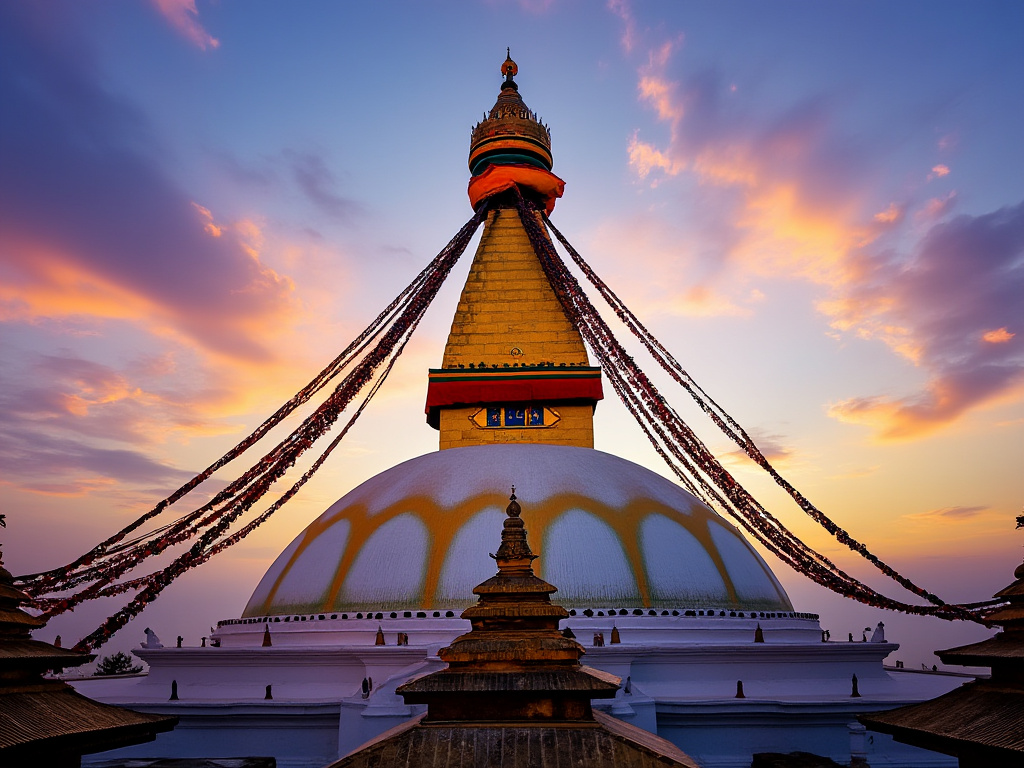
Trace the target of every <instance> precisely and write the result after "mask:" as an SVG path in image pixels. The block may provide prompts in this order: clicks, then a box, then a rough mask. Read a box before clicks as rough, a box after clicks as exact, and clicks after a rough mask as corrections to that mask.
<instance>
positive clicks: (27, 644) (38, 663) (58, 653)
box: [0, 638, 95, 671]
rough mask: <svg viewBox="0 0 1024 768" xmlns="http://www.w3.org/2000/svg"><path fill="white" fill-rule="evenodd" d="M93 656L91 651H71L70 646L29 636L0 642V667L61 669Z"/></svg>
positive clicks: (76, 664) (80, 662)
mask: <svg viewBox="0 0 1024 768" xmlns="http://www.w3.org/2000/svg"><path fill="white" fill-rule="evenodd" d="M94 658H95V656H94V655H93V654H91V653H82V652H80V651H73V650H71V649H70V648H58V647H57V646H55V645H51V644H50V643H44V642H42V641H41V640H32V639H31V638H16V639H11V640H5V641H4V642H0V669H5V668H10V667H17V668H19V669H20V668H25V667H29V666H32V667H38V668H41V669H43V670H44V671H45V670H47V669H63V668H64V667H77V666H79V665H80V664H87V663H88V662H90V661H92V660H93V659H94Z"/></svg>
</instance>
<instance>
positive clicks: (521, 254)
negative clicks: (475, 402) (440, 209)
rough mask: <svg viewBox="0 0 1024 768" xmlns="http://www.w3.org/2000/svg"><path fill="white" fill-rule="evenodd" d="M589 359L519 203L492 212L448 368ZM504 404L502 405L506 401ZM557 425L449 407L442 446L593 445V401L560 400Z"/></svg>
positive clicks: (447, 353) (448, 348)
mask: <svg viewBox="0 0 1024 768" xmlns="http://www.w3.org/2000/svg"><path fill="white" fill-rule="evenodd" d="M481 363H483V365H484V367H486V368H491V367H492V366H494V367H498V368H504V367H505V366H506V365H510V366H511V365H518V366H523V365H527V366H530V365H538V364H541V363H554V364H555V365H556V366H561V365H566V366H569V365H573V366H586V365H589V363H588V359H587V352H586V348H585V347H584V346H583V339H582V338H581V337H580V334H579V331H577V330H576V328H575V327H574V326H573V325H572V324H571V323H570V322H569V320H568V319H567V318H566V317H565V313H564V312H563V311H562V305H561V304H559V302H558V299H557V298H556V297H555V294H554V292H553V291H552V290H551V286H550V284H549V283H548V280H547V277H545V275H544V270H543V269H542V268H541V265H540V261H538V259H537V255H536V254H535V253H534V252H533V246H531V245H530V240H529V238H528V237H527V235H526V231H525V230H524V229H523V225H522V222H521V221H520V220H519V214H518V212H517V211H516V210H515V209H514V208H498V209H495V210H494V211H492V212H491V213H490V214H488V217H487V223H486V225H485V226H484V232H483V235H482V236H481V239H480V246H479V247H478V248H477V251H476V256H475V257H474V258H473V265H472V267H471V268H470V270H469V277H468V278H467V279H466V285H465V287H464V288H463V289H462V296H461V297H460V298H459V306H458V309H457V310H456V312H455V319H454V320H453V321H452V329H451V333H450V334H449V336H448V343H447V344H446V345H445V349H444V358H443V362H442V367H443V368H446V369H450V368H459V367H460V366H462V367H463V368H464V369H465V370H467V371H468V370H469V367H470V365H472V366H474V367H479V366H480V364H481ZM499 405H503V404H501V403H499ZM552 407H553V408H554V409H555V410H556V411H557V412H558V413H559V415H560V417H561V418H560V420H559V421H558V423H557V424H555V425H554V426H552V427H550V428H545V429H504V428H502V429H493V428H492V429H484V428H480V427H479V426H477V425H475V424H474V423H473V422H472V420H471V417H472V416H473V414H474V413H475V412H476V411H477V410H479V406H472V407H445V408H442V409H441V413H440V431H441V436H440V447H441V449H445V448H456V447H459V446H463V445H481V444H488V443H544V444H547V445H574V446H579V447H584V448H593V447H594V418H593V417H594V409H593V406H592V405H589V404H586V405H554V406H552Z"/></svg>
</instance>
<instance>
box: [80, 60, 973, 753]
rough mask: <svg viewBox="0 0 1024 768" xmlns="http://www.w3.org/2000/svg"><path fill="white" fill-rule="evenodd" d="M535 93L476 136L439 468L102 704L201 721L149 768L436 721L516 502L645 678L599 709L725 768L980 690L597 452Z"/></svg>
mask: <svg viewBox="0 0 1024 768" xmlns="http://www.w3.org/2000/svg"><path fill="white" fill-rule="evenodd" d="M517 72H518V67H517V66H516V63H515V62H514V61H512V59H511V57H509V58H507V59H506V60H505V62H503V64H502V67H501V73H502V75H503V77H504V80H503V82H502V85H501V89H500V93H499V96H498V99H497V101H496V103H495V104H494V106H493V107H492V108H491V110H490V111H489V112H487V113H486V115H485V117H484V119H483V120H482V121H481V122H480V123H479V124H477V125H476V126H475V127H474V128H473V131H472V137H471V143H470V154H469V168H470V172H471V174H472V177H471V180H470V184H469V194H470V200H471V203H473V204H474V206H476V205H477V204H479V203H480V202H481V201H483V200H484V199H486V200H487V201H488V206H489V208H488V213H487V219H486V223H485V226H484V231H483V233H482V235H481V238H480V242H479V246H478V248H477V251H476V254H475V256H474V259H473V263H472V266H471V268H470V271H469V276H468V278H467V280H466V284H465V287H464V288H463V291H462V294H461V297H460V299H459V303H458V307H457V310H456V313H455V317H454V319H453V322H452V327H451V332H450V334H449V336H448V341H447V344H446V346H445V349H444V353H443V355H442V356H441V364H440V367H439V368H437V369H432V370H430V371H429V372H428V374H427V377H428V379H427V397H426V419H427V423H428V424H429V425H430V426H432V427H433V428H435V429H437V430H438V431H439V450H438V451H436V452H433V453H429V454H427V455H424V456H420V457H418V458H414V459H411V460H409V461H406V462H404V463H402V464H399V465H397V466H395V467H392V468H390V469H387V470H386V471H384V472H381V473H380V474H378V475H376V476H375V477H372V478H370V479H369V480H367V481H366V482H364V483H362V484H361V485H359V486H358V487H356V488H355V489H353V490H351V491H350V492H349V493H347V494H345V495H344V496H343V497H342V498H341V499H340V500H339V501H337V502H336V503H335V504H333V505H332V506H331V507H330V508H328V509H327V511H326V512H324V513H323V515H321V516H320V517H319V518H318V519H316V520H315V521H313V522H312V523H311V524H310V525H309V526H308V527H307V528H306V529H305V530H304V531H303V532H302V533H301V534H300V535H299V536H298V537H296V539H295V540H294V541H293V542H291V544H289V545H288V546H287V547H286V548H285V549H284V551H283V552H282V553H281V555H280V556H279V557H278V558H277V559H276V560H275V561H274V563H273V564H272V565H271V566H270V568H269V569H268V570H267V572H266V574H265V576H264V577H263V579H262V580H261V581H260V583H259V584H258V585H257V586H256V589H255V590H254V592H253V594H252V597H251V598H250V599H249V601H248V604H247V605H246V606H245V609H244V611H243V612H242V614H241V616H240V617H239V618H233V619H225V620H222V621H220V622H218V624H217V630H216V633H215V634H214V637H213V643H212V645H214V646H216V647H204V648H160V649H141V650H137V651H136V654H137V655H138V656H140V657H141V658H142V659H144V660H145V661H146V662H147V663H148V664H149V666H150V672H149V674H148V676H147V677H145V678H142V679H141V680H139V681H137V682H132V683H131V684H129V685H113V684H108V685H105V686H101V685H100V684H97V683H92V682H85V683H81V684H80V687H81V688H82V690H89V692H90V695H93V696H96V697H99V698H104V700H108V701H117V702H120V703H126V704H131V705H132V706H133V707H135V708H142V709H148V710H149V711H158V712H167V713H173V714H175V715H177V716H178V717H179V718H180V725H179V726H178V728H177V729H176V730H175V731H174V732H173V733H172V734H168V735H167V736H163V737H161V738H160V740H159V741H158V742H157V746H159V747H160V748H161V749H162V751H159V752H154V751H153V750H152V749H151V750H148V751H145V750H143V751H139V750H136V751H134V752H126V754H134V755H141V754H143V753H144V752H145V753H146V754H150V755H152V754H161V755H164V754H165V755H174V756H213V755H216V754H224V755H228V754H232V755H238V754H255V755H274V756H275V757H276V758H277V760H278V765H280V766H285V767H287V766H319V765H323V764H325V763H327V762H330V761H331V760H334V759H337V758H338V757H339V756H340V755H345V754H347V753H349V752H350V751H351V750H352V749H353V748H355V747H356V746H358V745H359V744H361V743H363V742H365V741H367V740H369V739H371V738H373V737H375V736H377V735H378V734H380V733H382V732H383V731H385V730H386V729H388V728H391V727H395V726H398V725H401V724H402V723H404V722H406V721H407V720H408V719H409V718H410V717H413V716H415V715H418V714H420V713H422V711H423V707H422V705H420V704H407V703H406V702H405V701H403V700H402V698H401V697H400V696H398V695H397V694H396V689H397V688H398V687H399V686H401V685H403V684H405V683H406V682H408V681H409V680H411V679H413V678H414V677H419V676H421V675H424V674H426V673H429V672H432V671H436V670H439V669H440V668H441V667H442V662H441V660H440V659H439V658H438V656H437V653H438V650H439V649H440V648H441V647H443V646H446V645H449V644H450V643H451V642H452V641H453V640H454V639H455V638H457V637H458V636H460V635H462V634H463V633H465V632H466V631H467V630H468V629H469V622H468V621H466V620H465V619H462V618H460V616H459V614H460V613H461V611H463V610H464V609H466V608H467V607H468V606H469V605H470V603H471V599H472V594H473V587H474V586H475V585H477V584H479V583H480V582H481V581H483V580H484V579H486V578H488V577H489V576H490V575H491V574H492V573H493V564H492V563H491V562H490V559H489V558H488V557H487V554H486V553H487V548H488V546H489V545H490V543H491V542H493V541H494V540H495V539H496V538H497V536H498V535H499V532H500V531H501V530H502V523H503V520H504V514H503V508H504V506H505V500H506V498H507V496H506V494H507V492H508V491H507V489H508V487H509V486H510V485H513V484H515V485H516V487H517V489H518V490H517V494H518V495H519V497H520V499H521V500H522V502H523V504H524V505H525V506H527V507H528V508H529V509H530V511H531V528H532V530H533V533H534V536H535V537H536V539H535V541H537V542H538V548H539V551H540V552H541V553H542V555H543V558H542V560H541V563H540V568H539V573H538V576H539V577H540V578H541V579H543V580H544V581H546V582H550V583H553V584H557V585H558V587H559V598H560V600H559V601H560V603H561V604H562V605H563V606H565V608H566V609H567V610H568V612H569V616H568V617H566V618H564V619H563V620H562V621H561V628H562V629H563V630H567V631H569V632H571V633H573V634H574V635H575V636H576V637H577V638H579V639H580V641H581V642H582V643H583V644H584V645H585V646H587V655H588V663H589V664H590V665H591V666H593V667H595V668H597V669H600V670H603V671H604V672H606V673H609V674H612V675H615V676H617V677H619V678H621V679H622V680H623V681H625V682H624V684H623V686H622V688H621V689H620V690H619V691H618V693H617V694H616V695H615V697H614V698H613V699H609V700H606V701H603V702H601V701H597V702H595V704H594V706H595V707H597V708H598V709H599V710H602V709H603V710H604V711H606V712H608V713H610V714H611V715H614V716H616V717H618V718H620V719H622V720H624V721H626V722H629V723H631V724H633V725H636V726H639V727H641V728H644V729H646V730H648V731H650V732H652V733H655V734H658V735H659V736H661V737H663V738H666V739H668V740H669V741H671V742H672V743H674V744H675V745H677V746H678V747H679V748H680V749H682V750H683V751H684V752H686V753H687V754H689V755H691V756H693V757H694V758H695V759H696V760H697V761H698V762H699V763H700V764H701V765H703V766H705V768H712V767H717V766H721V767H722V768H725V767H726V766H730V767H732V766H735V767H736V768H739V767H740V766H742V767H743V768H746V767H747V766H749V765H750V762H751V756H752V755H753V754H754V753H756V752H790V751H796V750H802V751H806V752H813V753H816V754H821V755H828V756H830V757H834V758H836V759H838V760H839V761H845V762H847V763H848V762H849V760H850V755H851V747H850V743H851V729H850V724H851V723H852V722H853V721H854V720H855V718H856V715H857V714H859V713H863V712H868V711H876V710H879V709H885V708H889V707H894V706H899V705H902V704H907V703H911V702H917V701H922V700H924V699H927V698H930V697H932V696H935V695H938V694H941V693H944V692H945V691H947V690H949V689H950V688H952V687H954V686H955V685H957V684H959V683H960V682H961V680H960V679H958V678H955V677H949V676H945V677H936V676H929V675H920V674H917V675H912V674H906V673H896V672H892V671H887V670H886V669H884V668H883V664H882V662H883V659H884V658H885V657H886V656H887V655H888V654H890V653H891V652H892V651H894V650H896V649H897V648H898V646H897V645H896V644H894V643H891V642H887V641H885V640H884V638H881V637H878V638H876V642H849V643H847V642H823V638H824V634H823V632H822V629H821V627H820V625H819V623H818V617H817V616H816V615H814V614H812V613H804V612H798V611H796V610H795V609H794V607H793V604H792V602H791V601H790V599H789V597H788V595H787V594H786V591H785V590H784V589H783V587H782V585H781V584H780V583H779V581H778V579H777V578H776V577H775V575H774V574H773V573H772V571H771V569H770V568H769V567H768V565H767V564H766V563H765V561H764V560H763V559H762V558H761V556H760V555H759V554H758V553H757V551H755V550H754V548H753V547H752V546H751V545H750V544H749V543H748V542H747V541H746V540H745V539H744V538H743V536H742V535H741V534H740V533H739V531H737V529H736V528H735V527H734V526H733V525H731V524H730V523H729V522H727V521H726V520H724V519H723V518H722V517H721V516H719V515H718V514H717V513H716V512H715V511H714V510H712V509H711V508H709V507H708V506H707V505H705V504H704V503H703V502H701V501H700V500H698V499H697V498H696V497H694V496H693V495H691V494H690V493H688V492H687V491H685V490H683V489H682V488H681V487H679V486H678V485H676V484H675V483H673V482H670V481H669V480H667V479H665V478H663V477H661V476H660V475H657V474H656V473H654V472H652V471H650V470H648V469H646V468H644V467H641V466H639V465H637V464H634V463H632V462H629V461H625V460H623V459H621V458H618V457H616V456H614V455H611V454H608V453H604V452H601V451H598V450H595V449H594V448H593V444H594V443H593V434H594V413H595V408H596V406H597V404H598V403H599V401H600V400H601V399H602V396H603V392H602V383H601V381H602V380H601V373H602V372H601V370H600V369H599V368H597V367H593V366H591V365H590V363H589V359H588V356H587V350H586V348H585V346H584V343H583V340H582V338H581V336H580V333H579V331H578V330H577V329H576V328H575V327H574V326H573V325H572V324H571V323H570V322H569V320H568V319H567V318H566V315H565V314H564V312H563V310H562V308H561V305H560V304H559V301H558V298H557V297H556V296H555V294H554V293H553V290H552V288H551V285H550V284H549V282H548V281H547V279H546V277H545V274H544V272H543V270H542V268H541V265H540V263H539V261H538V258H537V255H536V254H535V252H534V250H533V247H532V245H531V242H530V240H529V238H528V236H527V234H526V231H525V230H524V226H523V223H522V221H521V220H520V218H519V216H518V213H517V210H516V206H515V200H516V196H517V195H520V194H521V195H523V196H525V197H528V198H529V199H531V200H532V201H533V202H535V203H536V204H537V206H538V209H543V210H547V211H548V212H550V211H551V210H552V209H553V207H554V204H555V201H556V199H557V198H558V197H560V196H561V194H562V191H563V186H564V185H563V182H562V181H561V179H559V178H558V177H557V176H555V175H554V174H553V173H552V172H551V169H552V162H553V161H552V153H551V139H550V133H549V131H548V129H547V127H546V126H545V125H544V124H543V123H542V122H541V121H540V119H539V118H538V117H537V116H536V114H535V113H534V112H533V111H532V110H530V109H529V108H528V107H527V106H526V104H525V103H524V101H523V99H522V97H521V95H520V93H519V86H518V84H517V83H516V81H515V76H516V74H517ZM538 224H539V225H540V226H542V227H543V220H542V219H541V218H540V216H539V214H538ZM854 678H856V683H855V682H854ZM172 683H173V684H174V685H175V689H176V691H177V700H175V701H173V702H172V701H168V698H169V695H170V692H171V688H172ZM855 685H857V686H859V689H858V690H856V691H854V686H855ZM854 693H857V694H858V695H856V696H855V695H852V694H854ZM861 729H862V727H861V726H855V730H854V736H855V738H859V733H860V730H861ZM871 749H872V750H874V752H875V753H877V754H878V755H883V754H884V756H885V760H886V761H887V762H886V763H885V764H887V765H890V766H907V767H908V768H909V767H910V766H922V767H923V766H938V765H950V764H951V763H950V762H948V761H947V762H941V758H940V761H939V762H936V761H935V760H936V758H935V755H933V754H930V753H926V752H923V751H920V750H916V749H913V748H911V747H904V746H902V745H898V744H895V743H893V742H892V741H891V740H889V739H888V737H883V736H879V737H877V738H876V739H875V742H874V745H873V746H872V747H871Z"/></svg>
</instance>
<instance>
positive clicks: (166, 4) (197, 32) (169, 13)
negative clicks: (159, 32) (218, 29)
mask: <svg viewBox="0 0 1024 768" xmlns="http://www.w3.org/2000/svg"><path fill="white" fill-rule="evenodd" d="M151 2H152V3H153V5H154V6H155V7H156V9H157V10H158V11H159V12H160V14H161V15H162V16H163V17H164V18H165V19H166V20H167V21H168V22H170V24H171V26H173V27H174V28H175V29H176V30H178V32H179V33H180V34H182V35H183V36H184V37H185V39H187V40H189V41H190V42H191V43H192V44H193V45H196V46H198V47H199V48H201V49H202V50H204V51H205V50H206V49H207V48H218V47H220V40H218V39H217V38H215V37H213V36H212V35H211V34H210V33H209V32H207V31H206V30H205V29H203V25H202V24H200V23H199V11H198V10H197V9H196V0H151Z"/></svg>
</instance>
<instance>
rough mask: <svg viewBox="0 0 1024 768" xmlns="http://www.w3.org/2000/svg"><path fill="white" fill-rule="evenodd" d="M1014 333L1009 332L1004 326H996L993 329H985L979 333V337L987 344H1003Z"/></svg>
mask: <svg viewBox="0 0 1024 768" xmlns="http://www.w3.org/2000/svg"><path fill="white" fill-rule="evenodd" d="M1016 335H1017V334H1015V333H1010V332H1009V331H1008V330H1006V328H997V329H996V330H994V331H985V333H983V334H982V335H981V339H982V341H987V342H988V343H989V344H1005V343H1006V342H1008V341H1009V340H1010V339H1012V338H1013V337H1014V336H1016Z"/></svg>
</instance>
